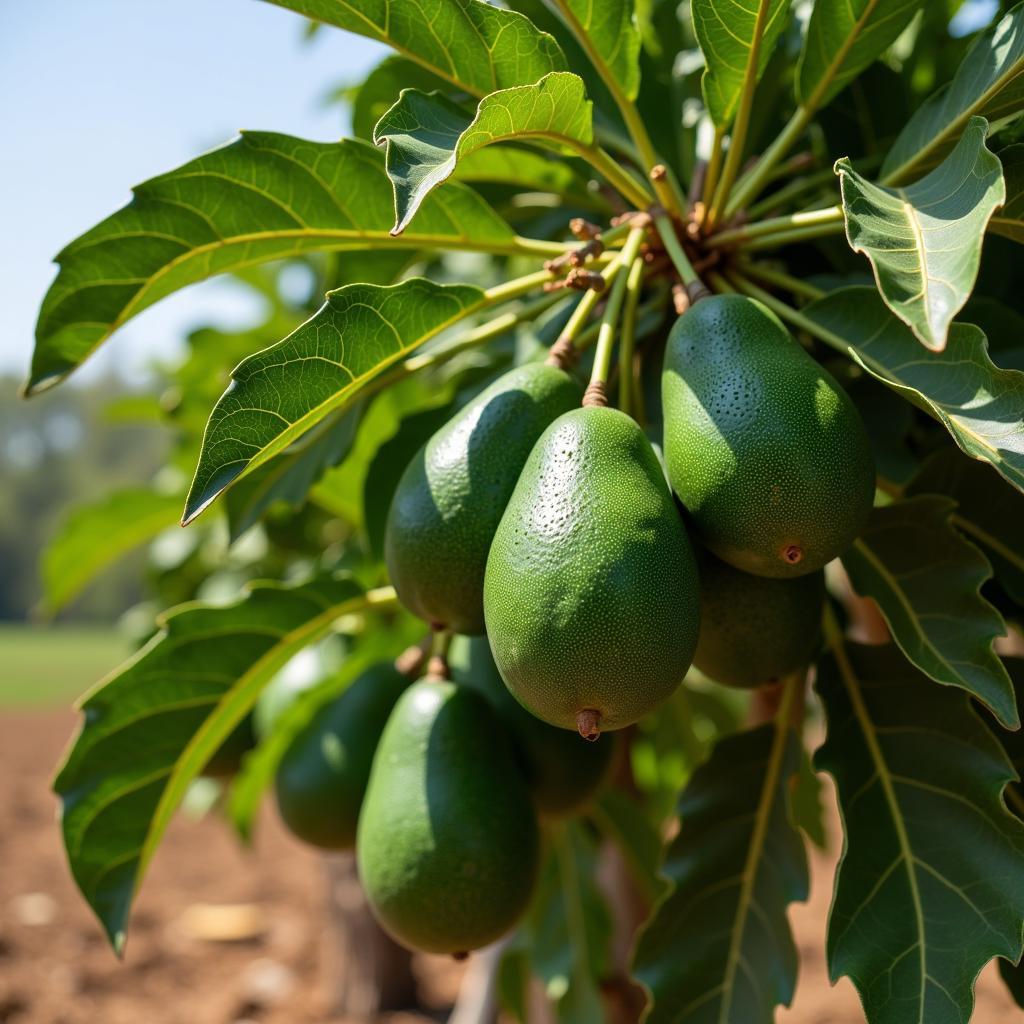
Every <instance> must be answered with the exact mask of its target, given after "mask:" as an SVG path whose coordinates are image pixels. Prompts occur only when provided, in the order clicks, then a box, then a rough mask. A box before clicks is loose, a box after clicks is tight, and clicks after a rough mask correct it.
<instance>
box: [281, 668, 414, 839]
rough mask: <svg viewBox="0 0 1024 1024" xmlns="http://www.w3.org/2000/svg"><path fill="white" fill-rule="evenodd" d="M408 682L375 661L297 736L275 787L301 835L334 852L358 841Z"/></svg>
mask: <svg viewBox="0 0 1024 1024" xmlns="http://www.w3.org/2000/svg"><path fill="white" fill-rule="evenodd" d="M408 686H409V680H408V679H407V678H406V677H405V676H403V675H402V674H401V672H399V671H398V670H397V669H396V668H395V667H394V665H392V664H391V663H390V662H383V663H381V664H379V665H374V666H372V667H371V668H369V669H367V670H366V672H364V673H363V674H362V675H361V676H360V677H359V678H358V679H356V680H355V682H353V683H352V684H351V685H350V686H349V687H348V689H346V690H345V692H344V693H342V694H341V696H340V697H338V698H336V699H335V700H333V701H331V702H330V703H328V704H326V705H324V706H323V707H322V708H320V709H319V710H318V711H317V713H316V715H314V717H313V718H312V719H311V720H310V722H309V723H308V724H307V725H306V726H305V727H304V728H303V729H302V730H301V731H300V732H299V733H298V734H297V735H296V736H295V738H294V739H293V740H292V742H291V744H290V746H289V747H288V750H287V751H286V752H285V754H284V756H283V757H282V758H281V763H280V764H279V765H278V769H277V778H276V779H275V790H276V793H277V807H278V810H279V811H280V813H281V818H282V819H283V821H284V823H285V824H286V825H287V826H288V828H289V829H290V830H291V831H292V833H294V835H296V836H297V837H298V838H299V839H302V840H305V842H307V843H311V844H312V845H313V846H321V847H324V848H325V849H329V850H343V849H347V848H349V847H351V846H353V845H354V843H355V841H356V823H357V822H358V820H359V808H360V806H361V805H362V802H363V796H364V794H365V793H366V784H367V781H368V780H369V778H370V766H371V764H372V763H373V755H374V752H375V751H376V749H377V741H378V740H379V739H380V734H381V732H382V731H383V730H384V726H385V724H386V723H387V720H388V716H389V715H390V714H391V709H392V708H393V707H394V706H395V702H396V701H397V700H398V698H399V697H400V696H401V695H402V693H403V692H404V691H405V689H406V688H407V687H408Z"/></svg>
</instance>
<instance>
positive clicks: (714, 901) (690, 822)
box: [633, 725, 808, 1024]
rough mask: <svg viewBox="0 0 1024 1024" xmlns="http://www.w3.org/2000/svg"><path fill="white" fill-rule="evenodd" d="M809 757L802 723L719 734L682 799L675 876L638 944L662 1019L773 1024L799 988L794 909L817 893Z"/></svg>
mask: <svg viewBox="0 0 1024 1024" xmlns="http://www.w3.org/2000/svg"><path fill="white" fill-rule="evenodd" d="M799 764H800V749H799V744H798V743H797V741H796V737H795V735H794V734H793V732H792V731H791V730H790V729H788V728H784V729H781V730H780V729H779V728H778V727H776V726H774V725H764V726H761V727H760V728H758V729H754V730H752V731H748V732H743V733H739V734H738V735H734V736H727V737H725V738H724V739H722V740H719V742H718V743H717V745H716V746H715V749H714V751H713V752H712V754H711V757H710V759H709V760H708V761H707V763H706V764H704V765H702V766H701V767H700V768H698V769H697V771H695V772H694V773H693V775H692V777H691V778H690V781H689V783H688V784H687V786H686V788H685V789H684V790H683V793H682V796H681V797H680V799H679V816H680V830H679V835H678V836H677V837H676V838H675V839H674V840H672V842H671V844H670V845H669V847H668V849H667V851H666V854H665V861H664V864H663V865H662V874H663V875H665V876H666V877H667V878H668V880H669V882H670V883H671V885H672V888H671V889H670V890H669V892H668V894H667V895H666V896H665V897H664V898H663V900H662V902H661V903H660V904H658V906H657V907H656V908H655V910H654V912H653V914H652V916H651V919H650V921H648V923H647V925H646V926H645V928H644V931H643V932H642V934H641V936H640V939H639V942H638V944H637V948H636V955H635V958H634V962H633V973H634V975H635V977H636V978H637V980H638V981H639V982H641V984H643V986H644V988H646V989H647V992H648V997H649V998H648V1012H647V1016H646V1017H645V1018H644V1019H645V1021H649V1022H651V1024H658V1022H662V1021H665V1022H668V1021H671V1022H672V1024H684V1022H685V1024H697V1022H705V1021H706V1022H715V1024H771V1022H772V1021H773V1020H774V1019H775V1009H776V1007H777V1006H778V1005H779V1004H784V1005H786V1006H788V1005H789V1004H790V1002H791V1001H792V998H793V992H794V990H795V988H796V972H797V952H796V948H795V946H794V944H793V936H792V933H791V931H790V928H789V922H788V921H787V920H786V908H787V906H788V905H789V904H790V903H792V902H793V901H794V900H804V899H806V898H807V887H808V878H807V860H806V855H805V852H804V847H803V841H802V839H801V838H800V835H799V834H798V833H797V831H796V830H795V829H794V828H793V826H792V825H791V824H790V821H789V810H788V805H789V798H788V793H789V785H790V780H791V779H792V778H793V776H794V774H795V773H796V772H797V770H798V768H799Z"/></svg>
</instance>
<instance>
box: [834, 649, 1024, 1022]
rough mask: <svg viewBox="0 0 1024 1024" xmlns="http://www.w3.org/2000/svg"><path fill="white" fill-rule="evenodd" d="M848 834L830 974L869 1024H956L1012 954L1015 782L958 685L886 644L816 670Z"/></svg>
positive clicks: (1015, 950)
mask: <svg viewBox="0 0 1024 1024" xmlns="http://www.w3.org/2000/svg"><path fill="white" fill-rule="evenodd" d="M818 687H819V690H820V692H821V696H822V699H823V700H824V703H825V711H826V714H827V718H828V739H827V741H826V743H825V745H824V746H823V747H822V748H821V750H820V751H819V752H818V757H817V762H818V766H819V767H820V768H821V769H823V770H825V771H828V772H829V773H831V774H832V776H833V777H834V778H835V780H836V784H837V787H838V790H839V806H840V810H841V811H842V816H843V825H844V828H845V831H846V843H845V847H844V850H843V857H842V860H841V861H840V865H839V870H838V873H837V875H836V881H835V894H834V897H833V901H832V911H831V914H830V918H829V928H828V959H829V970H830V972H831V976H832V979H833V980H837V979H838V978H839V977H841V976H843V975H847V976H849V977H850V978H851V980H852V981H853V983H854V985H856V986H857V989H858V991H859V992H860V997H861V1001H862V1002H863V1004H864V1010H865V1013H866V1015H867V1019H868V1022H869V1024H909V1022H912V1021H913V1022H916V1024H964V1021H967V1020H969V1019H970V1016H971V1010H972V1007H973V1003H974V982H975V979H976V978H977V976H978V973H979V972H980V970H981V969H982V967H984V965H985V964H986V963H987V962H988V961H989V960H990V959H991V958H992V957H994V956H1002V957H1007V958H1009V959H1011V960H1013V961H1016V960H1017V959H1018V958H1019V957H1020V955H1021V943H1022V937H1021V921H1022V919H1024V825H1022V824H1021V822H1019V821H1018V820H1017V819H1015V818H1014V817H1013V816H1011V815H1010V814H1009V812H1008V811H1007V809H1006V806H1005V805H1004V803H1003V800H1002V795H1003V791H1004V789H1005V788H1006V785H1007V783H1008V782H1010V781H1011V780H1012V779H1014V778H1015V774H1014V771H1013V768H1012V767H1011V766H1010V763H1009V761H1008V760H1007V759H1006V755H1005V754H1004V753H1003V751H1002V750H1001V748H1000V746H999V744H998V743H997V741H996V740H995V738H994V737H993V736H992V734H991V733H990V732H989V730H988V729H987V728H986V727H985V726H984V725H983V724H982V722H981V720H980V719H979V718H978V716H977V714H976V713H975V712H974V711H973V710H972V708H971V706H970V701H969V699H968V698H967V696H966V695H965V694H963V693H961V692H959V691H958V690H955V689H952V688H949V687H941V686H935V685H934V683H932V682H931V680H929V679H927V678H926V677H924V676H922V675H920V674H918V672H917V671H916V670H915V669H914V668H913V666H912V665H910V663H909V662H907V661H906V660H905V659H904V658H903V657H902V655H901V654H900V653H899V652H898V651H897V650H896V649H895V648H894V647H891V646H890V647H861V646H857V645H849V646H846V647H837V649H836V654H835V658H829V659H826V660H825V661H824V662H823V663H822V664H821V665H820V666H819V682H818Z"/></svg>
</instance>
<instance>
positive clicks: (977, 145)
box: [836, 117, 1006, 351]
mask: <svg viewBox="0 0 1024 1024" xmlns="http://www.w3.org/2000/svg"><path fill="white" fill-rule="evenodd" d="M986 130H987V124H986V122H985V120H984V119H983V118H980V117H979V118H972V119H971V121H970V123H969V124H968V126H967V129H966V131H965V132H964V134H963V137H962V138H961V139H960V141H959V142H958V143H957V146H956V148H955V149H954V150H953V152H952V153H950V154H949V156H948V157H946V159H945V160H944V161H943V162H942V163H941V164H940V165H939V166H938V167H936V168H935V169H934V170H933V171H931V172H930V173H929V174H927V175H926V176H925V177H924V178H922V179H921V180H920V181H917V182H915V183H914V184H913V185H908V186H906V187H905V188H886V187H885V186H882V185H875V184H873V183H872V182H870V181H868V180H867V179H866V178H864V177H862V176H861V175H859V174H858V173H857V172H856V171H855V170H854V169H853V167H852V166H851V165H850V161H849V160H847V159H846V158H845V157H844V158H843V159H842V160H839V161H837V163H836V173H837V174H838V175H839V180H840V183H841V187H842V193H843V215H844V217H845V218H846V237H847V240H848V241H849V243H850V246H851V248H852V249H853V250H854V252H862V253H864V255H865V256H867V258H868V259H869V260H870V261H871V266H872V269H873V270H874V272H875V280H876V281H877V282H878V290H879V291H880V292H881V293H882V296H883V297H884V299H885V301H886V304H887V305H888V306H889V308H890V309H891V310H892V311H893V312H894V313H895V314H896V315H897V316H898V317H899V318H900V319H901V320H902V321H903V322H904V323H906V324H907V325H908V326H909V327H910V329H911V330H912V331H913V332H914V334H915V335H917V337H918V338H919V339H920V340H921V342H922V343H923V344H924V345H926V346H927V347H928V348H930V349H934V350H936V351H940V350H941V349H942V348H944V347H945V344H946V335H947V333H948V331H949V325H950V323H951V322H952V320H953V317H954V316H956V314H957V312H958V311H959V310H960V308H961V307H962V306H963V304H964V303H965V302H966V301H967V298H968V296H969V295H970V294H971V289H972V288H973V287H974V281H975V279H976V278H977V276H978V264H979V262H980V260H981V243H982V239H983V238H984V235H985V229H986V227H987V225H988V220H989V217H991V216H992V212H993V211H994V210H995V208H996V207H997V206H999V205H1001V204H1002V202H1003V200H1004V198H1005V197H1006V189H1005V186H1004V184H1003V175H1002V168H1001V167H1000V164H999V161H998V160H997V159H996V158H995V156H994V155H993V154H992V153H991V152H990V151H989V150H988V149H987V148H986V146H985V132H986Z"/></svg>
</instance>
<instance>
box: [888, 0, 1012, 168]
mask: <svg viewBox="0 0 1024 1024" xmlns="http://www.w3.org/2000/svg"><path fill="white" fill-rule="evenodd" d="M1022 110H1024V4H1017V6H1016V7H1014V8H1013V10H1011V11H1010V12H1009V13H1008V14H1007V15H1006V16H1005V17H1004V18H1002V19H1001V20H1000V21H999V22H997V23H996V24H995V25H993V26H992V28H990V29H988V31H986V32H983V33H982V34H981V35H979V36H978V37H977V39H975V40H974V42H973V43H972V44H971V48H970V50H968V51H967V55H966V56H965V57H964V59H963V61H962V63H961V64H960V67H959V68H957V72H956V75H955V76H954V77H953V80H952V82H948V83H947V84H946V85H944V86H942V88H941V89H939V91H938V92H936V93H935V94H934V95H932V96H930V97H929V98H928V99H927V100H926V101H925V102H924V103H923V104H922V105H921V107H919V108H918V110H917V112H916V113H915V114H914V116H913V117H912V118H911V119H910V120H909V121H908V122H907V124H906V126H905V127H904V129H903V131H902V132H900V134H899V136H898V137H897V139H896V141H895V142H894V143H893V146H892V149H891V150H890V151H889V154H888V156H886V158H885V163H883V164H882V180H883V181H884V182H885V183H886V184H889V185H891V184H899V183H901V182H904V181H907V180H908V179H909V178H911V177H913V176H914V175H917V174H920V173H921V172H922V171H925V170H927V169H928V168H929V167H932V166H934V165H935V164H937V163H938V162H939V160H941V159H942V157H943V155H944V154H945V153H948V152H949V150H951V149H952V148H953V146H954V144H955V143H956V141H957V139H959V138H960V134H961V133H962V132H963V131H964V129H965V128H966V126H967V124H968V122H969V121H970V119H971V117H972V116H973V115H980V116H981V117H984V118H985V119H986V120H988V121H992V122H995V121H999V120H1001V119H1002V118H1004V117H1006V116H1007V115H1010V114H1015V113H1018V112H1020V111H1022Z"/></svg>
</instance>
